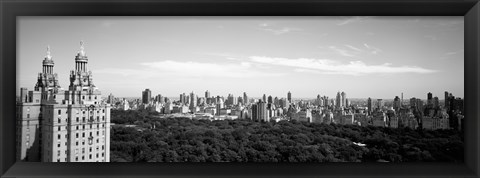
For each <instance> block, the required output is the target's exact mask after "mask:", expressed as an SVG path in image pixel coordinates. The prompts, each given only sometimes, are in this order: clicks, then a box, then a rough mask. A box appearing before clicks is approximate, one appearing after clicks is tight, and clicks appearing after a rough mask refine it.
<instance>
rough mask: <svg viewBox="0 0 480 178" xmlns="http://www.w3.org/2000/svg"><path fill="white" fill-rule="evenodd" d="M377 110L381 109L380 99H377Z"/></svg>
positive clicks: (381, 102) (381, 101)
mask: <svg viewBox="0 0 480 178" xmlns="http://www.w3.org/2000/svg"><path fill="white" fill-rule="evenodd" d="M377 108H378V109H382V108H383V100H382V99H377Z"/></svg>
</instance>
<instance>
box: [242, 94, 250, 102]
mask: <svg viewBox="0 0 480 178" xmlns="http://www.w3.org/2000/svg"><path fill="white" fill-rule="evenodd" d="M243 102H245V105H248V103H249V101H248V96H247V93H246V92H243Z"/></svg>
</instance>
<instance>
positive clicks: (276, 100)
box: [273, 97, 280, 107]
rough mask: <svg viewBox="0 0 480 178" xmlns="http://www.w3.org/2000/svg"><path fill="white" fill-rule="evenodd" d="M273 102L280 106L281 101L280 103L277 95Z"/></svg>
mask: <svg viewBox="0 0 480 178" xmlns="http://www.w3.org/2000/svg"><path fill="white" fill-rule="evenodd" d="M273 104H274V105H275V106H276V107H278V106H279V104H280V103H279V100H278V97H275V98H274V99H273Z"/></svg>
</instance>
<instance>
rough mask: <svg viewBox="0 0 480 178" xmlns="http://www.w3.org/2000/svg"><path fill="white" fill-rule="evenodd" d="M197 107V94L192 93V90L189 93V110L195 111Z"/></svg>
mask: <svg viewBox="0 0 480 178" xmlns="http://www.w3.org/2000/svg"><path fill="white" fill-rule="evenodd" d="M196 108H197V96H196V95H195V93H193V91H192V92H191V93H190V108H189V109H190V111H192V112H196V110H195V109H196Z"/></svg>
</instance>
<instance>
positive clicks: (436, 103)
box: [433, 96, 440, 108]
mask: <svg viewBox="0 0 480 178" xmlns="http://www.w3.org/2000/svg"><path fill="white" fill-rule="evenodd" d="M433 107H434V108H438V107H440V101H439V100H438V97H436V96H435V97H433Z"/></svg>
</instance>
